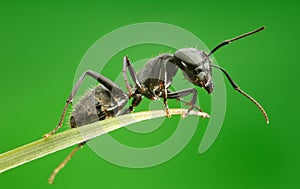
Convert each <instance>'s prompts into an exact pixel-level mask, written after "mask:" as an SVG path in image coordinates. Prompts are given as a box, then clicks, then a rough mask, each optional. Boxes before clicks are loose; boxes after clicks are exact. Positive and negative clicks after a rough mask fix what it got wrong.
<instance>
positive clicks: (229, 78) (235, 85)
mask: <svg viewBox="0 0 300 189" xmlns="http://www.w3.org/2000/svg"><path fill="white" fill-rule="evenodd" d="M211 66H212V67H215V68H218V69H220V70H221V71H222V72H223V73H224V74H225V75H226V77H227V79H228V80H229V82H230V84H231V85H232V87H233V88H234V89H235V90H237V91H238V92H239V93H241V94H242V95H244V96H245V97H247V98H248V99H249V100H251V101H252V102H253V103H254V104H255V105H256V106H257V107H258V109H259V110H260V111H261V112H262V114H263V115H264V117H265V119H266V122H267V124H269V118H268V115H267V113H266V111H265V110H264V108H263V107H262V106H261V105H260V104H259V103H258V102H257V101H256V100H255V99H254V98H253V97H251V96H250V95H248V94H247V93H246V92H245V91H243V90H242V89H240V88H239V86H238V85H237V84H236V83H235V82H234V81H233V80H232V79H231V77H230V76H229V74H228V73H227V72H226V70H225V69H223V68H221V67H219V66H217V65H213V64H211Z"/></svg>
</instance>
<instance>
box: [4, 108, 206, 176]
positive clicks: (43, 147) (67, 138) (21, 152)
mask: <svg viewBox="0 0 300 189" xmlns="http://www.w3.org/2000/svg"><path fill="white" fill-rule="evenodd" d="M186 112H187V110H185V109H169V113H170V114H171V115H175V114H181V115H183V116H184V115H186ZM165 115H166V113H165V111H163V110H154V111H145V112H138V113H131V114H126V115H122V116H118V117H113V118H109V119H106V120H103V121H98V122H94V123H91V124H88V125H84V126H81V127H78V128H73V129H69V130H66V131H63V132H60V133H58V134H55V135H52V136H50V137H49V138H42V139H40V140H37V141H35V142H32V143H29V144H26V145H24V146H21V147H19V148H16V149H13V150H11V151H8V152H5V153H2V154H0V173H2V172H4V171H7V170H9V169H12V168H14V167H17V166H19V165H22V164H24V163H27V162H30V161H32V160H35V159H37V158H40V157H43V156H46V155H48V154H51V153H53V152H56V151H58V150H62V149H64V148H67V147H70V146H72V145H75V144H78V143H81V142H84V141H86V140H90V139H92V138H95V137H97V136H100V135H103V134H105V133H108V132H110V131H113V130H116V129H119V128H121V127H124V126H127V125H130V124H133V123H136V122H140V121H143V120H148V119H153V118H158V117H163V116H165ZM189 115H198V116H202V117H209V115H208V114H206V113H204V112H195V111H191V112H190V114H189Z"/></svg>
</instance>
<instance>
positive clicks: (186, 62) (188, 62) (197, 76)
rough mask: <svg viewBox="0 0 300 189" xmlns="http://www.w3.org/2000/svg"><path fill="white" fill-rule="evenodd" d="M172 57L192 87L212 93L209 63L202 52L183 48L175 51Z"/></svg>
mask: <svg viewBox="0 0 300 189" xmlns="http://www.w3.org/2000/svg"><path fill="white" fill-rule="evenodd" d="M174 57H175V59H176V61H177V65H178V66H179V67H180V68H181V70H182V71H183V74H184V76H185V78H187V79H188V80H189V81H190V82H191V83H193V84H194V85H197V86H199V87H203V88H204V89H205V90H206V91H207V92H208V94H210V93H211V92H212V91H213V89H214V86H213V81H212V74H211V61H210V59H209V57H208V56H207V55H206V54H205V53H204V52H203V51H201V50H198V49H196V48H183V49H179V50H177V51H176V52H175V54H174Z"/></svg>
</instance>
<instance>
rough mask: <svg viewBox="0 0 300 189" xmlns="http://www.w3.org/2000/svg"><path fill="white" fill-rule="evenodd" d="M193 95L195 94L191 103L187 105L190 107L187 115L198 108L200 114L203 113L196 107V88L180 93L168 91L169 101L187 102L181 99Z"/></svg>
mask: <svg viewBox="0 0 300 189" xmlns="http://www.w3.org/2000/svg"><path fill="white" fill-rule="evenodd" d="M191 93H192V94H193V96H192V99H191V101H190V102H188V103H187V105H189V106H190V108H189V109H188V112H187V115H188V114H189V112H190V111H191V110H192V109H193V108H196V109H198V110H199V111H200V112H203V111H202V109H201V108H200V107H198V106H196V101H197V90H196V89H195V88H189V89H184V90H180V91H176V92H171V91H168V98H169V99H178V100H180V101H182V102H186V101H185V100H183V99H181V97H184V96H187V95H189V94H191Z"/></svg>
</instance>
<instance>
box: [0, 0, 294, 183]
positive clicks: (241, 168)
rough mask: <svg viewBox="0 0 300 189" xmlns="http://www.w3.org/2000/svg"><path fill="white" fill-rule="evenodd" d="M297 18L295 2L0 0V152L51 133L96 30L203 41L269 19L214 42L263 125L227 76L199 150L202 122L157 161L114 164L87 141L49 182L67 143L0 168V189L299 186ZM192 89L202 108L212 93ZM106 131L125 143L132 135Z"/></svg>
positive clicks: (98, 33)
mask: <svg viewBox="0 0 300 189" xmlns="http://www.w3.org/2000/svg"><path fill="white" fill-rule="evenodd" d="M299 19H300V15H299V3H298V2H296V1H294V2H292V1H284V2H281V3H279V2H272V3H267V2H262V1H257V0H254V1H247V2H233V1H226V2H222V1H221V2H217V1H212V2H209V1H191V2H188V1H172V2H170V1H166V2H161V1H156V0H153V1H151V2H147V3H144V2H143V3H142V2H139V1H137V2H114V1H107V2H100V1H84V2H74V1H64V2H59V1H57V2H55V1H46V2H40V1H37V2H33V1H26V2H11V3H4V2H1V3H0V27H1V29H0V65H1V68H0V86H1V93H0V99H1V108H0V117H1V122H2V123H1V129H2V130H1V137H0V140H1V147H0V152H1V153H2V152H5V151H7V150H10V149H13V148H15V147H18V146H21V145H23V144H26V143H29V142H32V141H34V140H36V139H39V138H40V137H41V136H42V135H43V134H44V133H46V132H48V131H49V130H51V129H52V128H53V127H54V126H55V125H56V124H57V122H58V119H59V117H60V114H61V111H62V108H63V105H64V102H65V100H66V98H67V96H68V95H69V92H70V90H71V88H72V84H73V78H74V73H75V71H76V68H77V66H78V64H79V62H80V60H81V58H82V56H83V55H84V54H85V52H86V51H87V50H88V49H89V47H90V46H91V45H92V44H93V43H94V42H95V41H97V40H98V39H99V38H101V37H102V36H103V35H105V34H107V33H109V32H110V31H112V30H114V29H117V28H119V27H122V26H125V25H128V24H133V23H137V22H149V21H155V22H164V23H169V24H173V25H177V26H179V27H182V28H184V29H186V30H188V31H190V32H192V33H194V34H195V35H197V36H198V37H199V38H200V39H201V40H202V41H203V42H204V43H205V44H206V45H207V46H208V47H209V48H213V47H214V46H215V45H216V44H217V43H219V42H221V41H222V40H224V39H227V38H230V37H234V36H236V35H239V34H242V33H244V32H247V31H250V30H252V29H255V28H257V27H259V26H263V25H264V26H266V30H265V31H263V32H262V33H260V34H258V35H256V36H253V37H250V38H248V39H247V40H246V39H245V40H242V41H239V42H236V43H234V44H232V45H230V46H228V47H226V48H224V49H222V50H220V51H218V52H217V53H216V54H215V58H216V59H217V61H218V63H219V64H220V65H222V66H223V67H224V68H226V69H227V70H228V71H229V72H230V73H231V75H232V77H233V78H234V79H235V81H237V83H238V84H239V85H240V86H241V87H242V88H243V89H244V90H246V91H247V92H249V93H250V94H251V95H253V96H254V97H255V98H256V99H257V100H258V101H259V102H261V104H262V105H263V106H264V107H265V109H266V110H267V112H268V114H269V117H270V125H269V126H268V125H266V124H265V122H264V119H263V117H262V116H261V114H260V112H259V111H258V110H257V109H256V107H255V106H254V105H253V104H251V103H250V102H248V101H247V100H246V99H245V98H244V97H242V96H241V95H239V94H238V93H236V92H235V91H233V90H232V89H231V86H230V85H228V82H227V83H226V86H227V112H226V117H225V121H224V124H223V127H222V130H221V132H220V134H219V136H218V138H217V140H216V141H215V143H214V144H213V146H212V147H211V148H210V149H209V150H208V151H206V152H205V153H204V154H198V146H199V142H200V141H201V138H202V137H203V134H204V131H205V129H206V127H205V125H206V124H207V121H206V120H201V121H200V124H199V127H198V129H197V131H196V133H195V135H194V137H193V139H192V140H191V141H190V143H189V144H188V145H187V147H186V148H185V149H184V150H183V151H182V152H181V153H179V154H178V155H177V156H176V157H174V158H173V159H171V160H170V161H168V162H166V163H164V164H162V165H158V166H155V167H151V168H145V169H130V168H124V167H119V166H116V165H113V164H110V163H109V162H106V161H105V160H103V159H101V158H99V157H98V156H97V155H96V154H95V153H94V152H93V151H91V150H90V149H89V148H88V147H85V148H83V149H82V150H81V151H80V153H78V154H76V156H75V157H74V158H73V159H72V161H71V162H70V163H69V164H68V166H67V167H66V168H65V169H64V170H62V172H61V173H60V174H59V175H58V176H57V179H56V180H55V184H54V185H48V184H47V179H48V177H49V175H50V174H51V172H52V171H53V169H54V168H55V167H56V166H57V165H58V164H59V163H60V162H61V161H62V160H63V159H64V158H65V156H66V155H67V154H68V153H69V152H70V150H71V149H66V150H62V151H59V152H57V153H55V154H52V155H49V156H46V157H44V158H41V159H38V160H35V161H33V162H31V163H27V164H25V165H23V166H20V167H17V168H15V169H12V170H10V171H7V172H5V173H3V174H1V175H0V183H1V188H31V189H33V188H66V187H68V188H167V187H168V188H186V187H189V188H229V187H230V188H283V187H284V188H299V187H300V183H299V175H300V173H299V170H300V169H299V168H300V166H299V159H300V150H299V142H300V137H299V131H300V128H299V124H297V123H296V119H297V116H296V115H298V114H297V112H298V113H299V99H298V97H299V85H298V84H297V81H298V76H299V73H300V58H299V56H297V53H298V46H297V42H299V39H300V38H299V32H300V26H299V24H300V23H299ZM162 49H164V48H163V47H162ZM153 52H155V53H160V52H162V51H161V50H158V52H157V51H152V52H145V51H136V52H135V53H136V54H135V55H134V56H135V57H136V60H138V58H140V57H145V56H147V54H149V56H153V55H155V54H153ZM133 53H134V52H131V56H133V55H132V54H133ZM119 57H122V56H121V55H119ZM114 60H117V58H116V59H114ZM120 62H121V61H120ZM120 70H121V63H120V66H119V67H118V68H116V67H115V68H114V69H111V70H106V73H107V76H109V78H111V79H113V78H114V76H117V75H118V73H119V72H120ZM103 74H105V71H104V72H103ZM109 74H110V75H109ZM180 74H181V73H180ZM198 91H199V99H201V104H202V106H203V107H205V108H204V109H206V110H209V105H210V103H208V101H209V97H208V95H207V94H206V93H205V92H204V91H203V90H200V89H199V90H198ZM174 119H178V118H177V117H174ZM162 127H163V126H162ZM65 128H67V126H65ZM168 128H170V131H169V132H168V131H166V132H161V133H160V135H159V136H155V137H153V138H151V136H150V134H149V136H148V135H147V134H145V135H144V136H145V139H144V140H143V137H139V138H135V139H134V140H136V142H138V144H141V145H143V144H152V141H154V142H153V143H155V142H158V143H159V141H161V140H163V139H164V138H165V137H167V136H169V135H170V132H171V131H172V130H174V129H172V128H171V126H168V127H166V128H163V129H164V130H168ZM120 132H122V131H120ZM114 134H115V137H116V138H119V140H121V141H122V142H124V141H125V142H126V140H128V141H129V143H130V144H131V145H133V142H132V141H131V139H130V136H131V135H130V133H124V135H125V136H124V135H123V134H120V133H119V132H118V131H116V132H115V133H114ZM125 139H126V140H125Z"/></svg>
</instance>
